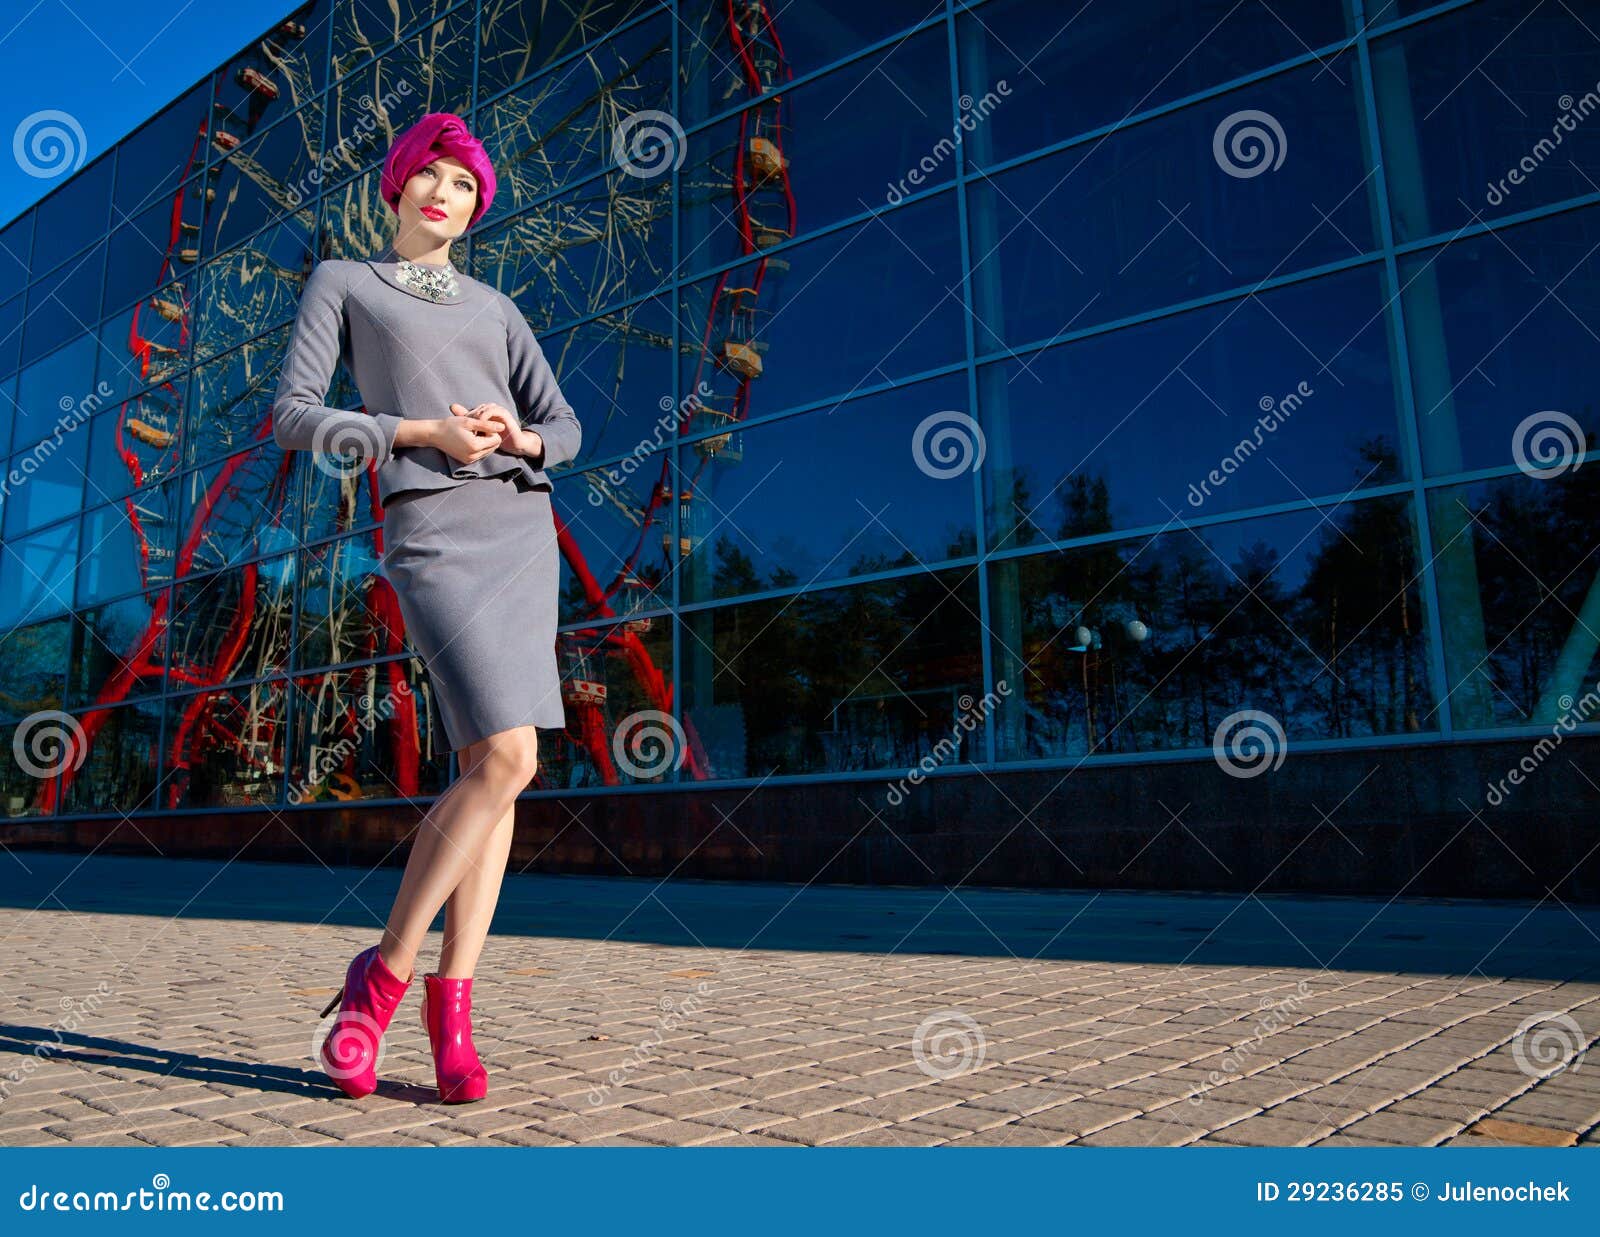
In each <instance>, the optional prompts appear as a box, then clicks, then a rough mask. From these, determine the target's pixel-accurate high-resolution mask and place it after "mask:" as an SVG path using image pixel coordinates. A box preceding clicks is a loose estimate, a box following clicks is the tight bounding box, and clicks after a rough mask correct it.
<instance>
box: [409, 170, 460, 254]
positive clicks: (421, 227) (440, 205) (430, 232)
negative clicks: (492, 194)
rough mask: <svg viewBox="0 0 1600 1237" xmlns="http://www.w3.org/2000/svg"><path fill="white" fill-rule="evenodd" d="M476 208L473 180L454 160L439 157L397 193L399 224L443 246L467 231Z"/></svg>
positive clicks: (419, 171)
mask: <svg viewBox="0 0 1600 1237" xmlns="http://www.w3.org/2000/svg"><path fill="white" fill-rule="evenodd" d="M477 205H478V180H477V177H475V176H473V174H472V173H471V172H469V171H467V169H466V166H465V165H464V164H462V163H460V162H459V161H458V160H456V159H452V158H451V157H450V156H449V155H440V156H439V157H438V158H437V159H435V160H434V161H433V162H432V163H430V164H428V165H427V166H426V167H424V168H420V169H419V170H418V171H417V174H416V175H415V176H413V177H412V178H411V179H410V180H408V181H406V186H405V189H404V190H403V191H402V192H401V194H400V212H401V222H402V224H404V225H407V226H408V229H414V232H415V234H417V235H421V236H428V237H432V238H433V239H434V240H437V241H439V242H440V243H444V242H447V241H452V240H454V239H455V238H456V237H458V236H460V235H461V234H462V233H463V232H465V231H466V230H467V223H468V222H469V221H470V220H471V219H472V212H473V210H474V209H476V207H477Z"/></svg>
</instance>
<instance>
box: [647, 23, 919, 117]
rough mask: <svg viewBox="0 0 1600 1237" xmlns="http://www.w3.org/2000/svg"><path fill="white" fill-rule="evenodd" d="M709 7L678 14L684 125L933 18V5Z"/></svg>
mask: <svg viewBox="0 0 1600 1237" xmlns="http://www.w3.org/2000/svg"><path fill="white" fill-rule="evenodd" d="M757 11H758V9H757V6H753V5H743V6H741V5H721V4H709V5H705V6H703V7H701V8H698V9H695V10H693V11H692V12H686V13H684V14H683V16H682V18H681V20H682V21H683V22H684V29H683V30H681V31H680V32H679V34H678V45H679V47H680V49H681V51H680V53H679V54H680V55H681V56H682V58H683V65H682V68H681V72H682V75H683V90H682V99H683V115H682V116H681V117H680V119H681V120H682V121H683V123H684V124H685V125H692V124H695V123H697V122H699V121H701V120H704V119H705V118H706V117H707V116H710V115H713V114H714V113H716V112H719V111H721V110H722V109H723V108H725V107H731V106H734V105H736V104H737V103H739V102H740V101H741V100H743V99H753V98H755V97H756V96H757V95H758V94H762V93H765V92H766V91H769V90H772V89H774V88H781V87H782V86H783V83H785V82H786V81H788V80H789V79H790V78H792V77H795V76H796V75H798V74H801V73H810V72H811V71H812V70H814V69H820V68H823V67H824V66H826V65H829V64H832V63H833V62H834V61H836V60H838V59H840V58H841V57H844V56H848V55H849V54H850V53H851V52H855V51H859V50H860V49H861V48H863V47H865V46H867V45H868V44H869V43H875V42H877V41H878V40H879V39H884V38H888V37H889V36H891V35H894V34H897V33H898V32H900V31H902V30H905V29H908V28H909V27H911V26H914V25H916V24H918V23H919V22H923V21H926V20H928V19H929V18H934V17H938V16H940V14H941V6H940V5H939V4H938V3H937V0H873V3H871V4H862V3H860V0H807V2H806V4H805V5H804V6H803V7H801V6H798V5H783V4H765V5H761V6H759V11H760V12H762V13H763V14H764V18H765V19H764V20H762V19H759V18H757V17H756V16H755V14H756V12H757Z"/></svg>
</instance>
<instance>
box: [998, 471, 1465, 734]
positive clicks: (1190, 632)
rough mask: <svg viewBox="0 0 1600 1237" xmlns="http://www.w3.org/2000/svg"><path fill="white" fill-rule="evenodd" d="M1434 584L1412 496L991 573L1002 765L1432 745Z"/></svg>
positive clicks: (1072, 553)
mask: <svg viewBox="0 0 1600 1237" xmlns="http://www.w3.org/2000/svg"><path fill="white" fill-rule="evenodd" d="M1420 568H1421V559H1420V558H1419V556H1418V554H1417V551H1416V537H1415V528H1414V525H1413V522H1412V518H1411V504H1410V500H1409V499H1408V498H1405V497H1398V498H1375V499H1367V500H1365V501H1361V502H1350V503H1343V504H1340V505H1338V506H1335V507H1330V508H1327V509H1325V510H1321V511H1294V512H1289V513H1287V514H1284V515H1275V516H1270V517H1267V518H1264V519H1258V520H1245V521H1240V522H1238V523H1232V524H1213V525H1208V526H1206V527H1204V528H1188V529H1181V530H1177V531H1173V532H1170V533H1165V534H1162V535H1160V536H1156V537H1145V538H1140V539H1138V540H1133V541H1123V542H1116V543H1112V544H1103V545H1093V546H1083V547H1079V548H1077V549H1071V550H1064V551H1060V552H1056V553H1045V554H1039V555H1033V556H1029V557H1027V558H1021V559H1011V560H1007V561H1003V562H998V563H993V564H991V566H990V572H991V575H990V583H991V588H990V603H989V618H990V635H991V638H992V640H993V657H994V673H995V686H996V691H997V692H998V693H1000V694H1001V696H1002V701H1001V703H1000V705H999V707H998V708H997V710H996V713H995V716H996V721H997V735H998V745H997V753H998V755H999V757H1000V758H1001V759H1004V760H1033V759H1043V758H1060V757H1081V756H1087V755H1101V754H1107V753H1119V752H1151V751H1161V750H1170V749H1180V748H1193V749H1205V748H1209V747H1212V746H1213V744H1218V745H1220V746H1221V748H1222V749H1223V750H1227V749H1228V748H1229V747H1230V745H1231V744H1232V742H1233V741H1234V739H1235V737H1236V736H1237V735H1238V734H1239V732H1240V731H1241V730H1248V731H1251V732H1253V733H1260V734H1266V735H1271V736H1273V738H1272V740H1271V742H1270V744H1269V747H1270V750H1274V751H1276V750H1281V749H1282V748H1283V746H1284V744H1285V742H1293V741H1294V740H1295V739H1299V738H1305V739H1330V738H1339V739H1347V738H1356V737H1364V736H1370V735H1381V734H1401V733H1404V734H1414V733H1418V732H1420V731H1423V730H1431V729H1433V727H1434V724H1435V723H1434V717H1433V695H1432V693H1431V691H1430V690H1429V686H1428V680H1429V675H1428V659H1427V650H1426V644H1425V640H1424V637H1423V622H1424V620H1423V614H1422V608H1421V600H1420V596H1419V590H1418V586H1417V576H1418V573H1419V571H1420ZM1001 684H1007V685H1008V688H1007V689H1004V690H1003V689H1002V688H1001ZM1250 711H1254V712H1255V713H1256V714H1265V715H1266V716H1265V717H1250V716H1241V714H1246V713H1249V712H1250Z"/></svg>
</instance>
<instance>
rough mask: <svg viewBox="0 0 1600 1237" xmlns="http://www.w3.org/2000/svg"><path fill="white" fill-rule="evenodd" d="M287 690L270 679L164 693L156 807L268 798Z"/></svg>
mask: <svg viewBox="0 0 1600 1237" xmlns="http://www.w3.org/2000/svg"><path fill="white" fill-rule="evenodd" d="M287 696H288V685H287V684H286V683H285V682H283V681H282V680H275V681H273V682H270V683H251V684H249V685H247V686H245V687H238V688H231V689H230V688H222V689H220V690H218V691H206V692H199V693H195V694H192V695H187V696H176V697H172V698H170V699H168V701H167V737H166V752H165V761H164V763H165V765H166V768H165V769H164V770H163V774H164V776H163V779H162V785H161V807H162V808H163V809H166V810H174V809H180V808H195V807H235V806H248V805H253V804H262V803H276V802H277V801H278V799H279V795H280V792H281V791H282V789H283V760H284V733H283V727H284V721H285V714H286V712H287V708H286V705H287Z"/></svg>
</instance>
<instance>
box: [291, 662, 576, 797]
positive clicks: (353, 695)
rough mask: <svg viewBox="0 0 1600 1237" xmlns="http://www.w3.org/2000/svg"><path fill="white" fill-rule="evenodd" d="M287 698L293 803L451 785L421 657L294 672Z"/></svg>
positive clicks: (425, 791)
mask: <svg viewBox="0 0 1600 1237" xmlns="http://www.w3.org/2000/svg"><path fill="white" fill-rule="evenodd" d="M290 699H291V703H292V706H293V709H294V728H293V747H292V748H291V749H290V750H289V752H288V761H289V768H288V796H289V805H290V807H291V808H294V807H297V806H300V805H303V804H307V803H337V802H343V801H346V800H349V799H399V798H412V797H414V796H418V795H435V794H439V793H441V792H442V791H444V789H445V788H446V787H447V786H448V785H449V782H450V776H449V775H450V752H449V748H448V746H447V744H446V741H445V735H444V730H443V727H442V724H441V722H440V720H439V712H438V708H437V706H436V705H435V704H434V703H433V695H432V692H431V690H430V687H429V683H428V678H427V672H426V670H425V669H424V668H423V664H422V661H421V659H420V658H414V657H406V658H400V659H398V660H393V661H382V662H378V663H376V664H374V665H367V666H355V667H352V668H351V669H348V670H335V671H332V672H330V673H327V674H308V675H304V676H301V677H297V678H296V679H295V680H294V690H293V692H292V693H291V697H290ZM270 733H271V732H268V734H270ZM268 734H263V735H262V739H263V740H265V739H266V738H268ZM547 760H548V758H546V757H543V756H541V758H540V761H539V764H540V766H541V772H542V771H543V768H544V766H545V765H546V764H547Z"/></svg>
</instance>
